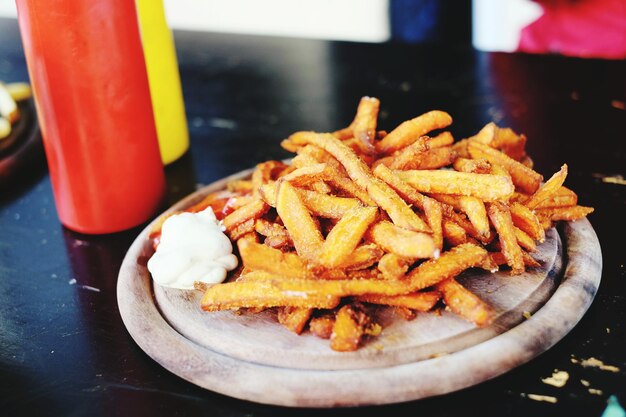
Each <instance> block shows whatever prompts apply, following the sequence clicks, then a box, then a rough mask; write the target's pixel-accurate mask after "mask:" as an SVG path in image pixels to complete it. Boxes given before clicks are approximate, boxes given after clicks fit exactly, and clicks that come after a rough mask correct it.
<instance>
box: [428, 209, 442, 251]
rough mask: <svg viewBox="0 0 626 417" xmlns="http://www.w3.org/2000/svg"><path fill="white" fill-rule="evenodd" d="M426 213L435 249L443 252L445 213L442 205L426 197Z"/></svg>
mask: <svg viewBox="0 0 626 417" xmlns="http://www.w3.org/2000/svg"><path fill="white" fill-rule="evenodd" d="M424 213H425V214H426V221H427V222H428V226H429V227H430V230H431V231H432V234H433V241H434V242H435V247H436V248H437V249H439V250H440V251H441V249H442V248H443V224H442V221H443V211H442V208H441V204H439V202H438V201H436V200H434V199H432V198H430V197H426V199H425V200H424Z"/></svg>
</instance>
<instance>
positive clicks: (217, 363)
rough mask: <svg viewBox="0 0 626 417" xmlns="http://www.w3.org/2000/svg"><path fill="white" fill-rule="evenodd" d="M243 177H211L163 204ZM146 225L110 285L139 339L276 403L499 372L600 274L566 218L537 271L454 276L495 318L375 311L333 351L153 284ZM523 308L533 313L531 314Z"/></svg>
mask: <svg viewBox="0 0 626 417" xmlns="http://www.w3.org/2000/svg"><path fill="white" fill-rule="evenodd" d="M249 174H250V171H245V172H243V173H240V174H237V175H235V176H232V177H229V178H226V179H224V180H221V181H218V182H216V183H214V184H211V185H209V186H207V187H205V188H203V189H202V190H200V191H198V192H196V193H194V194H192V195H191V196H189V197H188V198H186V199H184V200H183V201H181V202H179V203H177V204H176V205H175V206H173V207H172V208H171V209H170V211H171V210H180V209H182V208H184V207H187V206H189V205H191V204H193V203H194V202H196V201H198V200H200V199H201V198H202V197H203V196H204V195H206V194H207V193H209V192H212V191H215V190H219V189H222V188H223V187H224V185H225V183H226V182H227V181H229V180H230V179H234V178H243V177H246V176H248V175H249ZM149 229H150V226H148V227H147V228H146V229H145V230H144V231H143V232H142V233H141V234H140V235H139V236H138V237H137V239H136V240H135V242H134V243H133V244H132V246H131V248H130V249H129V251H128V253H127V255H126V257H125V259H124V262H123V264H122V267H121V270H120V274H119V279H118V287H117V295H118V304H119V308H120V313H121V315H122V319H123V320H124V323H125V325H126V327H127V329H128V331H129V332H130V334H131V336H132V337H133V338H134V340H135V341H136V342H137V344H139V346H140V347H141V348H142V349H143V350H144V351H145V352H146V353H147V354H148V355H149V356H151V357H152V358H153V359H154V360H156V361H157V362H159V363H160V364H161V365H163V366H164V367H165V368H166V369H168V370H170V371H171V372H173V373H174V374H176V375H179V376H180V377H182V378H184V379H186V380H188V381H191V382H192V383H194V384H197V385H199V386H202V387H204V388H207V389H210V390H213V391H216V392H219V393H222V394H225V395H229V396H232V397H236V398H241V399H246V400H250V401H256V402H261V403H268V404H275V405H285V406H303V407H304V406H306V407H333V406H356V405H366V404H385V403H393V402H401V401H409V400H415V399H418V398H424V397H428V396H432V395H438V394H444V393H447V392H450V391H454V390H458V389H461V388H464V387H468V386H471V385H474V384H477V383H480V382H482V381H485V380H487V379H489V378H493V377H495V376H497V375H500V374H502V373H504V372H506V371H508V370H510V369H512V368H514V367H516V366H518V365H521V364H523V363H525V362H527V361H528V360H530V359H532V358H533V357H535V356H537V355H539V354H540V353H542V352H544V351H545V350H547V349H548V348H550V347H551V346H552V345H554V344H555V343H556V342H558V341H559V340H560V339H561V338H562V337H563V336H565V335H566V334H567V333H568V332H569V331H570V330H571V329H572V328H573V327H574V325H575V324H576V323H577V322H578V321H579V320H580V318H581V317H582V316H583V314H584V313H585V311H586V310H587V308H588V307H589V305H590V304H591V302H592V300H593V297H594V295H595V293H596V290H597V288H598V285H599V283H600V276H601V270H602V265H601V262H602V258H601V253H600V245H599V243H598V240H597V237H596V235H595V232H594V231H593V229H592V227H591V225H590V223H589V222H588V221H587V220H582V221H578V222H575V223H570V224H567V225H565V227H564V228H563V230H562V232H561V233H560V234H559V233H557V231H556V230H551V231H550V232H549V233H548V234H547V239H546V242H544V243H543V244H542V245H541V246H540V250H539V253H538V255H537V256H536V258H537V260H539V261H540V263H541V267H540V268H535V269H529V271H528V272H527V273H526V274H524V275H522V276H516V277H510V276H509V275H508V274H506V273H496V274H486V273H482V272H478V271H468V273H466V274H463V276H462V277H460V280H461V282H463V284H464V285H467V286H468V287H469V288H470V289H471V290H472V291H474V292H475V293H477V294H478V295H479V296H480V297H481V298H483V299H484V300H485V301H487V302H488V303H490V305H492V306H494V307H495V308H496V309H497V311H498V318H497V320H496V321H495V322H494V324H493V325H492V326H490V327H488V328H483V329H477V328H475V327H474V326H473V325H471V324H469V323H466V322H464V321H463V320H462V319H460V318H458V317H456V316H454V315H452V314H449V313H447V312H444V313H443V314H442V315H441V316H435V315H434V314H430V313H429V314H421V315H419V317H418V318H417V319H416V320H413V321H410V322H407V321H404V320H403V319H399V318H397V317H395V316H394V315H393V314H391V313H383V315H382V319H383V321H384V323H383V329H384V330H383V333H382V334H381V335H380V336H379V337H377V338H374V339H372V340H371V341H370V342H369V343H368V344H366V345H365V346H364V347H363V348H361V349H360V350H358V351H356V352H348V353H338V352H334V351H332V350H331V349H330V348H329V347H328V341H326V340H321V339H318V338H315V337H312V336H310V335H302V336H296V335H295V334H292V333H290V332H288V331H287V330H285V329H284V328H282V326H280V325H279V324H277V323H276V322H275V319H274V317H272V315H271V313H264V314H262V315H246V314H244V315H236V314H234V313H232V312H219V313H204V312H202V311H201V310H200V308H199V297H200V294H198V293H196V292H193V291H180V290H172V289H166V288H162V287H159V286H153V285H152V280H151V279H150V275H149V273H148V271H147V268H146V266H145V265H146V262H147V260H148V258H149V257H150V256H151V254H152V252H153V251H152V248H151V244H150V241H149V240H148V233H149ZM561 238H563V241H564V244H563V247H562V245H561ZM563 252H564V253H563ZM563 260H566V263H565V264H564V262H563ZM525 312H528V313H532V316H531V317H530V319H525V318H524V315H525ZM526 315H527V314H526Z"/></svg>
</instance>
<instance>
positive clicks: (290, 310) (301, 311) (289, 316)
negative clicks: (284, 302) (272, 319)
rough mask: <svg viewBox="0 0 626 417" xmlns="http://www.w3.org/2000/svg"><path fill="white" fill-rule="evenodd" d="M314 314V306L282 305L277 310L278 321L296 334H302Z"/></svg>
mask: <svg viewBox="0 0 626 417" xmlns="http://www.w3.org/2000/svg"><path fill="white" fill-rule="evenodd" d="M311 314H313V309H312V308H306V307H280V308H279V309H278V311H277V314H276V316H277V318H278V322H279V323H280V324H282V325H283V326H285V327H286V328H287V329H289V330H290V331H292V332H294V333H295V334H300V333H302V331H303V330H304V327H305V326H306V324H307V323H308V322H309V319H310V318H311Z"/></svg>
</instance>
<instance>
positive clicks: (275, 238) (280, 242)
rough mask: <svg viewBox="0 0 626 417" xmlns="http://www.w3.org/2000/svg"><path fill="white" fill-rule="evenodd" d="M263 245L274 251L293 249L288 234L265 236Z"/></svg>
mask: <svg viewBox="0 0 626 417" xmlns="http://www.w3.org/2000/svg"><path fill="white" fill-rule="evenodd" d="M263 244H264V245H266V246H269V247H270V248H274V249H285V248H292V247H293V241H292V240H291V236H289V234H287V235H271V236H267V237H265V240H264V241H263Z"/></svg>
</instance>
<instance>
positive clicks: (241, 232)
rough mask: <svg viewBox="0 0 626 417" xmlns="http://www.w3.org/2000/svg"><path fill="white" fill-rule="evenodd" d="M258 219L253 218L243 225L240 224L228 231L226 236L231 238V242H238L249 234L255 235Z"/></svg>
mask: <svg viewBox="0 0 626 417" xmlns="http://www.w3.org/2000/svg"><path fill="white" fill-rule="evenodd" d="M255 222H256V219H254V218H251V219H248V220H246V221H244V222H243V223H239V224H238V225H236V226H233V227H231V228H230V229H228V230H226V234H227V235H228V237H229V238H230V240H231V241H233V242H236V241H237V240H239V239H241V238H242V237H243V236H245V235H248V234H249V233H254V223H255Z"/></svg>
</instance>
